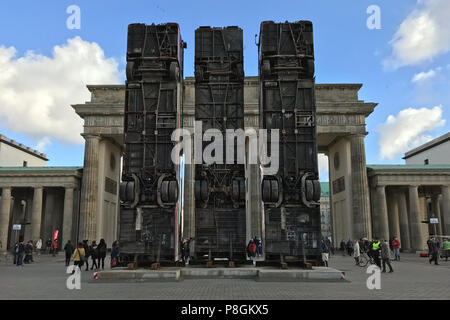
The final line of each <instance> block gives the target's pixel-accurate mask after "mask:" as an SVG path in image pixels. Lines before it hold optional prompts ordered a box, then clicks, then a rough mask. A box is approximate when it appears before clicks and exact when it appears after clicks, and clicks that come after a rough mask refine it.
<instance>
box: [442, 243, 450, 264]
mask: <svg viewBox="0 0 450 320" xmlns="http://www.w3.org/2000/svg"><path fill="white" fill-rule="evenodd" d="M442 250H443V251H444V252H443V254H444V257H445V261H448V257H450V241H448V239H444V241H443V242H442Z"/></svg>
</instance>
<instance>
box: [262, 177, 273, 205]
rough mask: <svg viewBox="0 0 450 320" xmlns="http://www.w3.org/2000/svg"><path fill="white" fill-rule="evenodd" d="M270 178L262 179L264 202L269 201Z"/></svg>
mask: <svg viewBox="0 0 450 320" xmlns="http://www.w3.org/2000/svg"><path fill="white" fill-rule="evenodd" d="M270 189H271V188H270V180H263V183H262V199H263V201H264V202H270V200H271V193H270Z"/></svg>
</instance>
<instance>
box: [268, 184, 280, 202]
mask: <svg viewBox="0 0 450 320" xmlns="http://www.w3.org/2000/svg"><path fill="white" fill-rule="evenodd" d="M279 197H280V188H279V187H278V181H277V180H271V181H270V198H271V201H272V202H278V198H279Z"/></svg>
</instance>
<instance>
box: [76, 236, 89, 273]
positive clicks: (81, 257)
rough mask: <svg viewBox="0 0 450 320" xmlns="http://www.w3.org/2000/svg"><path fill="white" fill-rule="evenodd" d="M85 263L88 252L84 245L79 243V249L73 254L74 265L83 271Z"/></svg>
mask: <svg viewBox="0 0 450 320" xmlns="http://www.w3.org/2000/svg"><path fill="white" fill-rule="evenodd" d="M84 261H86V251H85V250H84V247H83V243H81V242H78V246H77V249H76V250H75V251H74V253H73V264H74V265H75V266H77V267H78V268H80V270H81V267H82V266H83V263H84ZM86 270H87V269H86ZM74 272H75V271H74Z"/></svg>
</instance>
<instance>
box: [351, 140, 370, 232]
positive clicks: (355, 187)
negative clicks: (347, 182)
mask: <svg viewBox="0 0 450 320" xmlns="http://www.w3.org/2000/svg"><path fill="white" fill-rule="evenodd" d="M350 150H351V162H352V195H353V199H352V202H353V203H352V208H353V226H354V228H353V233H354V234H353V237H356V238H358V239H359V238H362V237H367V238H369V239H371V238H372V234H371V231H372V226H371V221H370V199H369V183H368V180H367V168H366V151H365V148H364V135H362V134H359V135H352V136H350Z"/></svg>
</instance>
